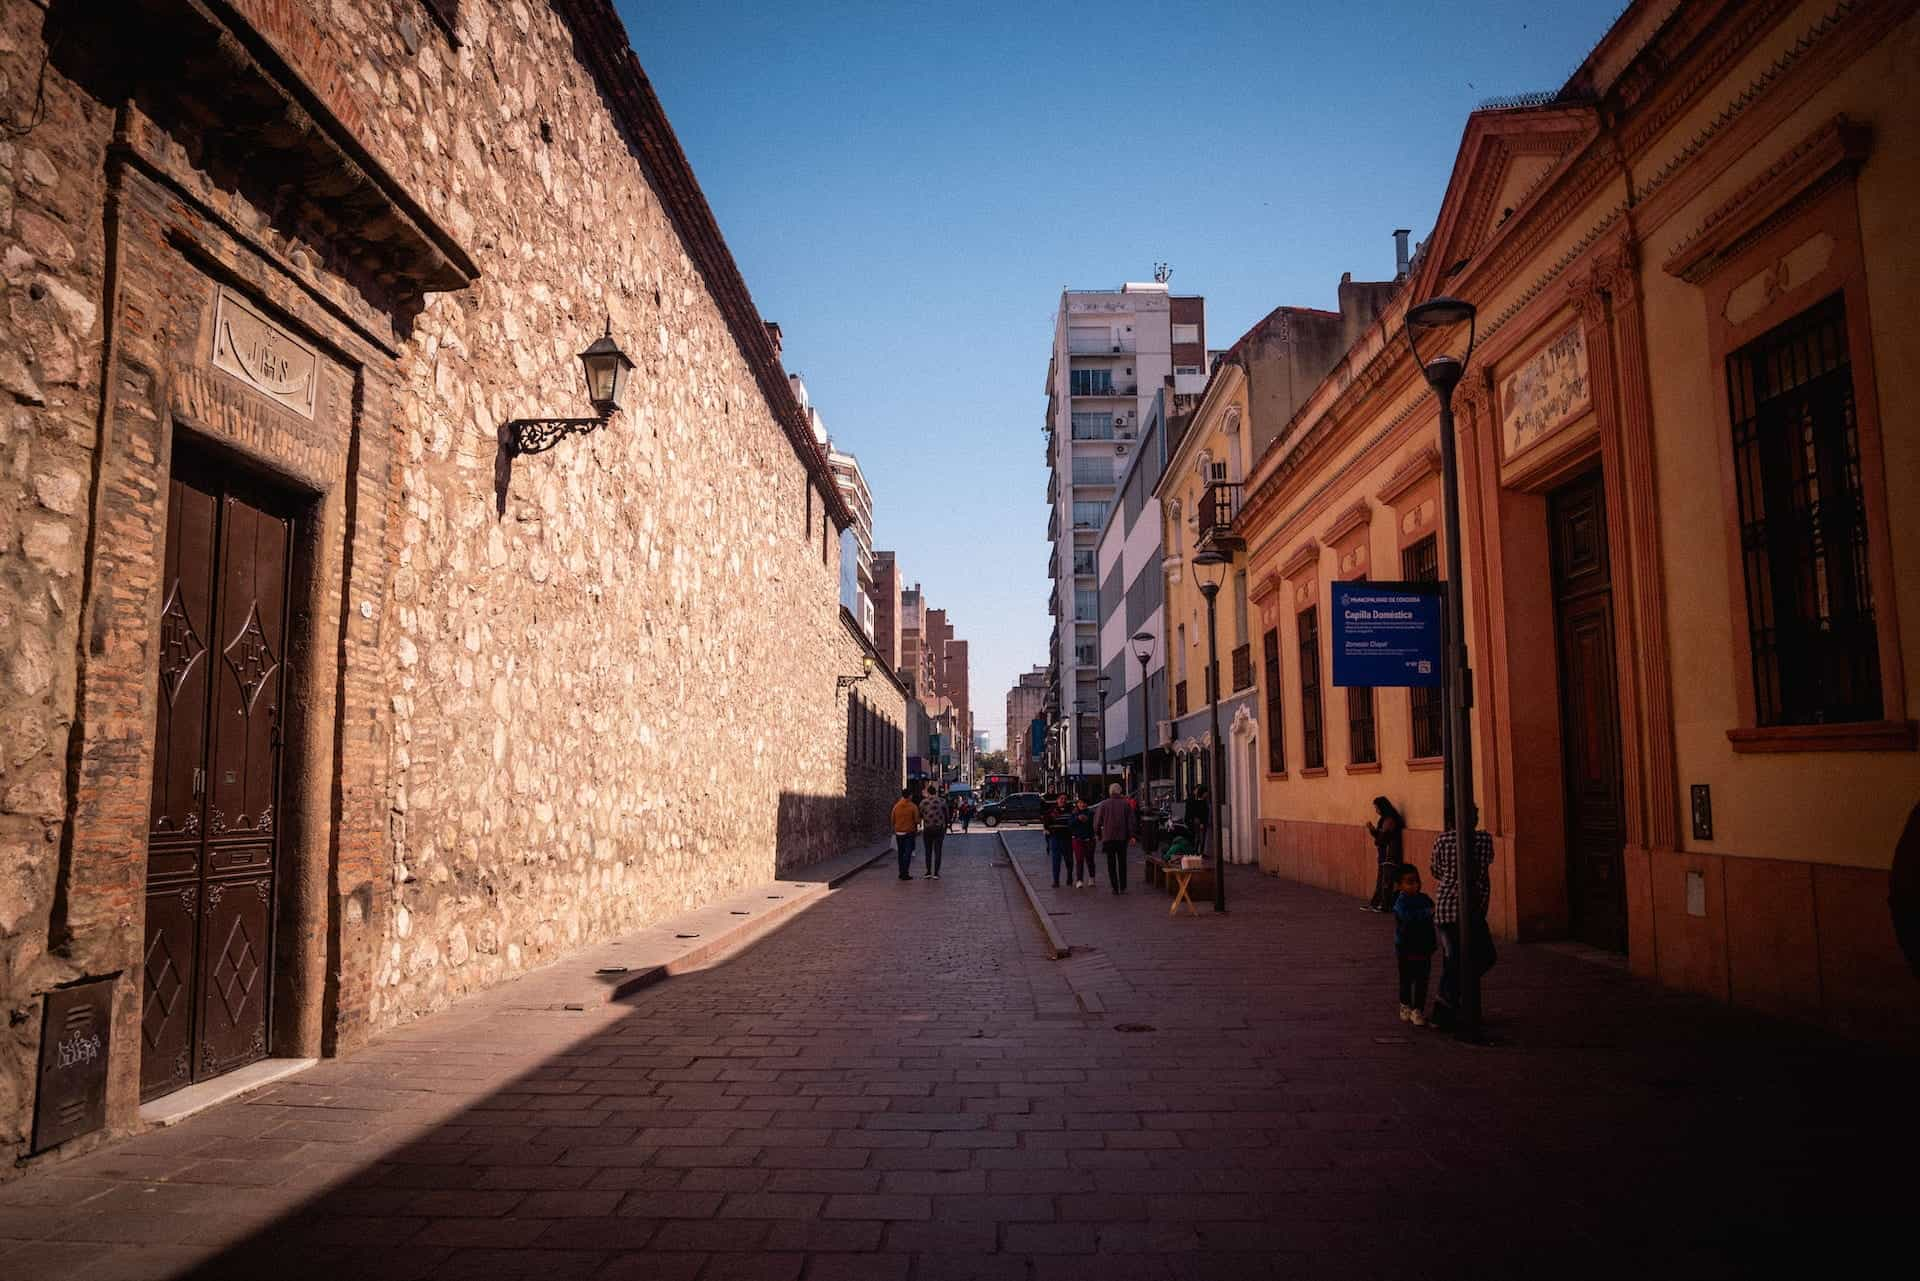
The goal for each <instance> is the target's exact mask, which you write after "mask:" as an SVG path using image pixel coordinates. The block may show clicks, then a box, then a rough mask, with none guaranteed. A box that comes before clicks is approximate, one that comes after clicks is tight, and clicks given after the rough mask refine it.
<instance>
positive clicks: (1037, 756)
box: [1027, 716, 1047, 761]
mask: <svg viewBox="0 0 1920 1281" xmlns="http://www.w3.org/2000/svg"><path fill="white" fill-rule="evenodd" d="M1027 755H1028V756H1031V757H1032V758H1033V759H1034V760H1036V761H1043V760H1045V759H1046V758H1047V721H1046V718H1045V717H1043V716H1036V717H1034V718H1033V719H1032V720H1031V721H1028V722H1027Z"/></svg>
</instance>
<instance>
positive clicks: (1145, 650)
mask: <svg viewBox="0 0 1920 1281" xmlns="http://www.w3.org/2000/svg"><path fill="white" fill-rule="evenodd" d="M1154 640H1155V637H1154V634H1153V633H1152V632H1135V633H1134V634H1133V656H1134V657H1135V658H1137V659H1139V660H1140V803H1141V804H1142V805H1145V804H1146V803H1147V749H1148V747H1149V746H1150V745H1151V740H1150V739H1149V738H1148V737H1147V722H1148V720H1149V719H1151V718H1150V717H1149V716H1148V715H1147V713H1148V712H1150V711H1151V710H1152V708H1150V707H1149V706H1148V705H1147V664H1148V663H1150V662H1152V661H1153V644H1154Z"/></svg>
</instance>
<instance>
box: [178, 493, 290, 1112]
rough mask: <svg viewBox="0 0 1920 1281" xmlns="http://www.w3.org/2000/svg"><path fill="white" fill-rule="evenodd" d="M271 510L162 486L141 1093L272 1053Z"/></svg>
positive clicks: (278, 645)
mask: <svg viewBox="0 0 1920 1281" xmlns="http://www.w3.org/2000/svg"><path fill="white" fill-rule="evenodd" d="M281 506H282V504H279V503H276V502H274V501H273V500H272V499H271V498H270V497H269V496H268V495H265V494H263V493H261V492H260V491H258V490H257V489H255V488H254V487H252V486H250V485H247V484H244V483H242V482H239V481H237V480H235V479H233V478H230V477H226V476H222V475H221V474H219V473H218V472H216V471H213V470H210V469H205V468H202V467H198V466H196V465H195V464H194V463H193V462H192V461H191V460H182V461H181V463H180V464H179V465H178V466H177V467H176V469H175V474H174V476H173V477H172V480H171V482H170V484H169V488H168V508H167V547H166V569H165V575H166V579H165V581H166V588H165V600H166V604H165V606H164V607H163V609H162V611H161V615H160V633H159V643H158V644H157V645H156V646H155V649H156V651H157V652H156V659H157V667H158V674H159V696H158V699H157V706H158V710H157V712H156V715H155V725H154V767H153V797H152V804H151V818H150V822H149V824H148V836H147V912H146V964H145V977H144V981H143V992H144V1004H143V1009H142V1014H141V1033H142V1036H143V1038H144V1044H143V1046H142V1053H141V1064H140V1093H141V1097H142V1098H153V1097H156V1096H158V1095H161V1094H166V1093H168V1092H169V1091H172V1090H176V1089H179V1088H180V1087H181V1086H183V1085H187V1084H189V1083H191V1082H193V1081H199V1080H204V1079H206V1078H207V1077H210V1076H217V1075H219V1074H220V1073H222V1072H227V1071H231V1070H232V1069H234V1068H236V1067H240V1066H241V1065H243V1064H246V1063H251V1062H253V1061H254V1060H255V1059H258V1058H262V1057H264V1056H265V1055H266V1052H267V1033H268V1017H269V1014H270V1011H269V1009H268V1004H269V1002H268V997H269V994H270V993H271V991H272V986H273V985H272V974H271V968H272V959H273V945H272V929H273V902H274V868H275V865H276V862H277V859H276V851H277V845H278V828H277V824H276V822H275V806H276V803H277V801H278V795H279V758H280V714H281V704H282V694H283V691H284V688H285V683H286V682H285V670H286V669H285V663H284V661H283V660H284V656H285V654H286V615H287V575H288V565H289V556H290V554H291V550H292V542H293V537H292V536H293V521H292V519H291V517H289V516H286V515H282V514H278V511H277V509H278V508H280V507H281Z"/></svg>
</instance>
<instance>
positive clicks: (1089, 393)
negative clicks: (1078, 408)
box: [1069, 383, 1139, 400]
mask: <svg viewBox="0 0 1920 1281" xmlns="http://www.w3.org/2000/svg"><path fill="white" fill-rule="evenodd" d="M1069 394H1070V395H1071V396H1072V397H1073V398H1074V399H1075V400H1100V399H1107V400H1112V399H1115V398H1117V397H1121V396H1125V397H1127V398H1129V399H1131V398H1132V397H1134V396H1136V395H1138V394H1139V384H1138V383H1091V384H1089V383H1082V384H1080V385H1079V386H1077V387H1075V388H1073V389H1072V391H1071V392H1070V393H1069Z"/></svg>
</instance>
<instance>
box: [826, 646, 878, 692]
mask: <svg viewBox="0 0 1920 1281" xmlns="http://www.w3.org/2000/svg"><path fill="white" fill-rule="evenodd" d="M871 675H873V655H872V654H863V655H861V657H860V674H859V675H858V676H836V677H834V678H833V688H834V691H835V692H836V693H837V692H839V691H840V690H843V689H852V688H853V687H854V686H855V685H858V684H859V683H860V682H861V681H863V680H865V679H867V677H869V676H871Z"/></svg>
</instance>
